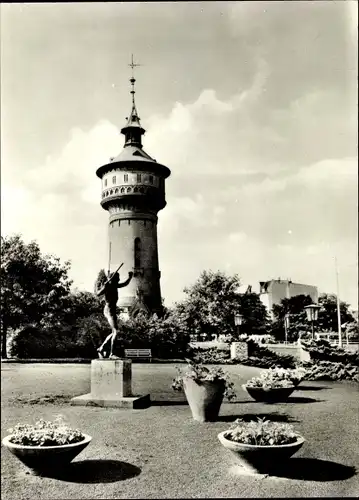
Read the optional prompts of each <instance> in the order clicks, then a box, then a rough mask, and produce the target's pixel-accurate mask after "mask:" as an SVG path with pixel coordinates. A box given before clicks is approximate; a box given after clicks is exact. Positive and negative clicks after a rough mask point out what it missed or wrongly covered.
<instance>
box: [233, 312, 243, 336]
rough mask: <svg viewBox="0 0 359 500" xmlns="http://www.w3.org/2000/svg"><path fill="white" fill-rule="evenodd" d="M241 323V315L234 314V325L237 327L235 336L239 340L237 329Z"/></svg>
mask: <svg viewBox="0 0 359 500" xmlns="http://www.w3.org/2000/svg"><path fill="white" fill-rule="evenodd" d="M242 323H243V315H242V314H239V313H234V324H235V326H236V327H237V336H238V340H239V327H240V326H241V324H242Z"/></svg>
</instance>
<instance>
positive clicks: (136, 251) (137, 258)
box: [135, 238, 141, 268]
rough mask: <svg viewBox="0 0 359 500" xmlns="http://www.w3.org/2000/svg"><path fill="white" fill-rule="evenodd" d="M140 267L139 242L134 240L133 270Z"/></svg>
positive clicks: (138, 239)
mask: <svg viewBox="0 0 359 500" xmlns="http://www.w3.org/2000/svg"><path fill="white" fill-rule="evenodd" d="M139 267H141V240H140V238H135V268H139Z"/></svg>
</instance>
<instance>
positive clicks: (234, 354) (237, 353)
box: [231, 342, 248, 359]
mask: <svg viewBox="0 0 359 500" xmlns="http://www.w3.org/2000/svg"><path fill="white" fill-rule="evenodd" d="M239 357H245V358H248V345H247V342H232V344H231V359H236V358H239Z"/></svg>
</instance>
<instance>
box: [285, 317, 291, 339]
mask: <svg viewBox="0 0 359 500" xmlns="http://www.w3.org/2000/svg"><path fill="white" fill-rule="evenodd" d="M289 316H290V314H289V313H286V314H285V315H284V331H285V343H287V342H288V329H289Z"/></svg>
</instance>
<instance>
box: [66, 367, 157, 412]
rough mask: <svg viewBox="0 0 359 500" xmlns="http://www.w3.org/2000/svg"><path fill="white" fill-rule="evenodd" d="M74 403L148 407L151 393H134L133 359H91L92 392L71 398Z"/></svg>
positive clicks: (79, 404)
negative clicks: (142, 394)
mask: <svg viewBox="0 0 359 500" xmlns="http://www.w3.org/2000/svg"><path fill="white" fill-rule="evenodd" d="M71 404H72V405H78V406H102V407H109V408H132V409H140V408H148V407H149V406H150V405H151V400H150V395H149V394H146V395H145V396H134V395H133V394H132V361H131V360H129V359H95V360H93V361H91V392H90V393H89V394H84V395H83V396H76V397H75V398H72V399H71Z"/></svg>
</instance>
